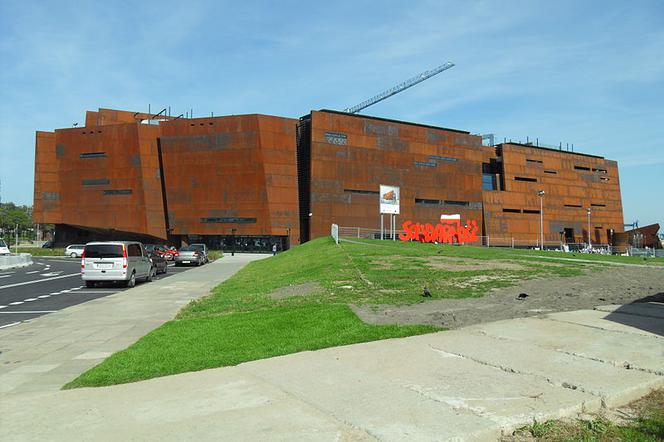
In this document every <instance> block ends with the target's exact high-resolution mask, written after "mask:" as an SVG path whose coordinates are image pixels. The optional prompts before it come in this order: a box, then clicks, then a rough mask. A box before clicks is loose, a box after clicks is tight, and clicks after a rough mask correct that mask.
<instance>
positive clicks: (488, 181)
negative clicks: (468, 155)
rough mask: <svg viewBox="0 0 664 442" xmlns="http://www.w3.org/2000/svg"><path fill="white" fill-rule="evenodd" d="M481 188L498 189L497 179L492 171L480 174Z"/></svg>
mask: <svg viewBox="0 0 664 442" xmlns="http://www.w3.org/2000/svg"><path fill="white" fill-rule="evenodd" d="M482 190H498V180H497V179H496V175H494V174H492V173H483V174H482Z"/></svg>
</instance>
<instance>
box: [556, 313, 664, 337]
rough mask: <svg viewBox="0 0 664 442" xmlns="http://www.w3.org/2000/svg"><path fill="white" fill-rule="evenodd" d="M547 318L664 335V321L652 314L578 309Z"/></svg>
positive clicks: (615, 330) (610, 328)
mask: <svg viewBox="0 0 664 442" xmlns="http://www.w3.org/2000/svg"><path fill="white" fill-rule="evenodd" d="M545 317H546V318H547V319H551V320H554V321H561V322H569V323H573V324H579V325H584V326H586V327H594V328H597V329H600V330H607V331H612V332H620V333H636V334H639V335H644V336H650V337H661V336H664V321H663V320H661V319H658V318H654V317H652V316H637V315H633V314H623V313H618V312H615V313H607V312H605V311H599V310H577V311H574V312H561V313H551V314H547V315H546V316H545Z"/></svg>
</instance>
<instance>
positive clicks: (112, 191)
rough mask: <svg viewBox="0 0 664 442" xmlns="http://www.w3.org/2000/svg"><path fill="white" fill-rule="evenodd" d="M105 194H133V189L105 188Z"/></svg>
mask: <svg viewBox="0 0 664 442" xmlns="http://www.w3.org/2000/svg"><path fill="white" fill-rule="evenodd" d="M104 195H131V189H108V190H104Z"/></svg>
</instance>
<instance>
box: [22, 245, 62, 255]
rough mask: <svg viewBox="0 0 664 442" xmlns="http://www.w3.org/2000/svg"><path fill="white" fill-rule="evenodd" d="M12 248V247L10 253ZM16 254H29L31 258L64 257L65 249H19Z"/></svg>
mask: <svg viewBox="0 0 664 442" xmlns="http://www.w3.org/2000/svg"><path fill="white" fill-rule="evenodd" d="M13 251H14V248H13V247H12V252H13ZM18 253H29V254H31V255H32V256H65V249H42V248H41V247H20V246H19V248H18Z"/></svg>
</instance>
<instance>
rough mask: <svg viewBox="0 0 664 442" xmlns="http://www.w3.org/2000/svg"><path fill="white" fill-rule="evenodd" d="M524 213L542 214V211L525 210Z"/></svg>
mask: <svg viewBox="0 0 664 442" xmlns="http://www.w3.org/2000/svg"><path fill="white" fill-rule="evenodd" d="M523 213H540V211H539V210H534V209H523Z"/></svg>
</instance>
